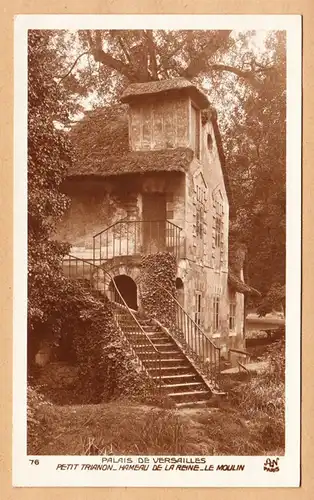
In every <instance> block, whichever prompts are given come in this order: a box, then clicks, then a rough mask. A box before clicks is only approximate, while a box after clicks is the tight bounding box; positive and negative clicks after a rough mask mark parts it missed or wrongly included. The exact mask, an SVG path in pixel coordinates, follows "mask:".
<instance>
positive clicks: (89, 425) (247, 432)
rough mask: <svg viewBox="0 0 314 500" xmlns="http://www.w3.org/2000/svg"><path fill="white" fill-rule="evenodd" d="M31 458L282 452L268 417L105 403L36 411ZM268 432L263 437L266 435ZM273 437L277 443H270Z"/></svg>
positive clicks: (232, 411) (218, 410) (46, 407)
mask: <svg viewBox="0 0 314 500" xmlns="http://www.w3.org/2000/svg"><path fill="white" fill-rule="evenodd" d="M36 418H37V420H38V430H39V432H38V433H37V434H36V440H34V432H33V433H32V434H31V433H30V434H29V446H28V453H29V454H32V455H37V454H40V455H106V454H113V455H115V454H117V455H133V454H134V455H139V454H146V455H266V454H270V453H271V454H274V453H275V454H276V455H278V454H279V455H280V454H282V453H283V447H282V443H280V442H279V441H278V439H277V437H276V436H278V435H277V434H274V433H272V432H270V434H269V429H272V423H271V420H270V419H269V418H265V417H263V418H261V417H259V418H251V419H248V418H245V415H242V414H239V412H238V411H237V410H235V409H233V408H230V407H228V405H226V407H222V408H203V409H198V410H194V409H185V410H183V409H182V410H172V409H160V408H156V407H148V406H143V405H141V406H140V405H129V404H121V403H119V402H116V403H107V404H101V405H82V406H55V405H42V407H41V408H40V409H38V412H37V416H36ZM267 432H268V434H267ZM275 438H276V439H275Z"/></svg>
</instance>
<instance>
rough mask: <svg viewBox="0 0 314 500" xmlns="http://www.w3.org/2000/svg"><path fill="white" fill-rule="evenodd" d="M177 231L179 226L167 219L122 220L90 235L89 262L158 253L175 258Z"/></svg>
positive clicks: (177, 253)
mask: <svg viewBox="0 0 314 500" xmlns="http://www.w3.org/2000/svg"><path fill="white" fill-rule="evenodd" d="M180 233H181V228H180V227H179V226H176V225H175V224H173V223H172V222H170V221H168V220H152V221H146V220H145V221H144V220H126V219H122V220H119V221H118V222H116V223H115V224H113V225H112V226H109V227H107V228H106V229H104V230H103V231H100V232H99V233H97V234H95V236H93V262H94V263H97V264H101V263H102V262H104V261H106V260H108V259H112V258H114V257H121V256H136V255H143V254H144V255H147V254H154V253H158V252H169V253H171V254H172V255H174V256H175V257H176V258H179V257H180V256H181V255H180V254H181V251H180V248H181V240H180Z"/></svg>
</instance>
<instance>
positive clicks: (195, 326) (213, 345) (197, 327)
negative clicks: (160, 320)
mask: <svg viewBox="0 0 314 500" xmlns="http://www.w3.org/2000/svg"><path fill="white" fill-rule="evenodd" d="M155 284H156V285H157V286H158V287H159V288H160V289H161V290H163V291H164V292H166V293H167V295H168V296H169V297H170V298H171V300H172V301H173V302H174V303H175V304H176V306H177V307H178V308H179V309H180V310H181V312H182V313H183V314H184V316H185V317H186V318H188V321H190V322H191V323H192V325H193V326H194V328H196V331H197V332H198V333H199V334H200V335H201V338H202V341H201V342H199V346H198V347H199V351H200V350H201V349H200V347H201V345H203V344H204V341H205V342H206V343H207V342H208V343H209V345H210V346H211V347H212V349H214V352H217V354H218V377H217V376H215V377H213V374H212V373H210V378H211V381H212V382H218V378H219V374H220V350H221V349H220V347H218V346H217V345H216V344H215V343H214V342H213V341H212V340H211V339H209V338H208V337H207V336H206V335H205V333H204V332H203V330H202V329H201V327H200V326H199V325H198V324H197V323H196V322H195V321H194V320H193V319H192V318H191V316H190V315H189V314H188V313H187V312H186V310H185V309H184V308H183V307H182V305H181V304H180V302H178V301H177V299H176V298H175V297H174V296H173V295H172V294H171V293H170V292H169V290H167V288H165V287H164V286H163V285H161V284H160V283H158V281H157V280H155ZM185 341H186V339H185ZM188 345H189V347H190V348H191V350H192V352H193V351H194V354H196V355H197V356H198V358H199V359H200V361H201V362H202V364H204V368H205V369H206V371H208V366H206V361H205V360H204V359H202V357H201V356H200V354H198V353H197V349H193V345H192V346H191V345H190V344H188ZM214 364H215V367H216V360H215V359H214ZM215 375H216V373H215Z"/></svg>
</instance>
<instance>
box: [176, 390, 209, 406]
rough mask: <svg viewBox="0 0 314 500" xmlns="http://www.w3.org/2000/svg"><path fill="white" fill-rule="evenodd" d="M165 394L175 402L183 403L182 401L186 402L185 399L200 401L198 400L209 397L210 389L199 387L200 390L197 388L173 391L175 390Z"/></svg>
mask: <svg viewBox="0 0 314 500" xmlns="http://www.w3.org/2000/svg"><path fill="white" fill-rule="evenodd" d="M167 395H168V396H169V397H170V398H172V399H174V400H175V402H178V403H181V402H182V403H183V402H187V401H189V402H190V401H191V402H193V401H200V400H204V399H206V398H209V397H210V391H209V390H204V389H201V390H198V391H195V390H192V391H175V392H168V393H167Z"/></svg>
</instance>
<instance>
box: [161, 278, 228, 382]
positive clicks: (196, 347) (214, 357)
mask: <svg viewBox="0 0 314 500" xmlns="http://www.w3.org/2000/svg"><path fill="white" fill-rule="evenodd" d="M155 283H156V285H157V286H158V288H160V289H161V290H162V291H163V292H164V293H166V294H167V296H168V297H169V299H170V301H171V304H172V307H173V311H174V314H173V316H172V317H171V314H170V315H169V316H165V315H163V317H162V318H156V319H157V320H158V321H159V323H160V324H162V325H164V326H166V327H168V329H169V330H170V332H171V333H174V335H175V337H177V338H178V340H179V342H180V343H181V344H182V341H183V346H184V347H185V349H186V351H187V353H188V354H190V355H191V356H192V358H193V359H194V360H195V361H196V362H197V364H198V365H199V367H200V368H201V370H202V372H203V373H204V375H205V376H206V378H207V379H208V380H209V381H210V382H211V384H212V385H213V386H214V387H217V388H218V387H219V378H220V370H221V367H220V347H218V346H216V344H214V342H213V341H212V340H211V339H209V338H208V337H207V336H206V335H205V333H204V332H203V330H202V329H201V327H200V325H199V324H197V323H196V322H195V321H194V320H193V319H192V318H191V317H190V316H189V314H188V313H187V312H186V311H185V309H184V308H183V307H182V306H181V304H180V303H179V302H178V301H177V299H176V298H175V297H174V296H173V295H172V294H171V293H170V292H169V290H167V289H166V288H165V287H164V286H162V285H161V284H160V283H158V282H155Z"/></svg>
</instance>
